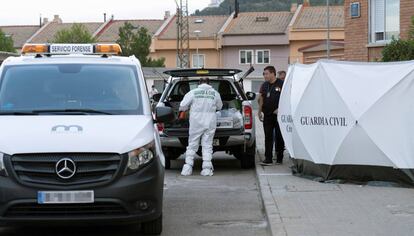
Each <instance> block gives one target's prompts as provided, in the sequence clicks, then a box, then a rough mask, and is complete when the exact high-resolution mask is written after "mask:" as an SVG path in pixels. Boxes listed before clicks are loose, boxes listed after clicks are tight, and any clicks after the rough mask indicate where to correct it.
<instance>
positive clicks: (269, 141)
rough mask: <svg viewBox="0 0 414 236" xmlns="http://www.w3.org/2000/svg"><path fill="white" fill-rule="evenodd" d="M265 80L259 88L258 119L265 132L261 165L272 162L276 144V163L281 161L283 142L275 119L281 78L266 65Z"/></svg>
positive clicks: (281, 83) (271, 67)
mask: <svg viewBox="0 0 414 236" xmlns="http://www.w3.org/2000/svg"><path fill="white" fill-rule="evenodd" d="M263 76H264V77H265V82H264V83H263V85H262V87H261V88H260V96H259V101H258V102H259V119H260V120H261V121H263V128H264V133H265V160H264V161H263V162H262V163H261V164H262V165H272V164H273V146H274V144H276V157H277V158H276V164H277V165H280V164H282V162H283V151H284V149H285V143H284V142H283V138H282V133H281V132H280V128H279V123H278V121H277V112H278V108H279V98H280V94H281V92H282V87H283V80H281V79H277V78H276V69H275V68H274V67H273V66H268V67H266V68H265V69H264V72H263Z"/></svg>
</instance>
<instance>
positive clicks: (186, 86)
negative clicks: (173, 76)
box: [169, 80, 237, 102]
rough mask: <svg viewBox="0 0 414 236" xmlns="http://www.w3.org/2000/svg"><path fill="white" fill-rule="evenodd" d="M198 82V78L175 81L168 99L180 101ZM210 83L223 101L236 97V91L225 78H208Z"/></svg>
mask: <svg viewBox="0 0 414 236" xmlns="http://www.w3.org/2000/svg"><path fill="white" fill-rule="evenodd" d="M198 84H199V82H198V80H190V81H180V82H177V83H176V84H175V86H174V87H173V89H172V91H171V93H170V96H169V100H170V101H175V102H178V101H182V100H183V98H184V96H185V95H186V94H187V93H188V92H189V91H190V90H193V89H195V88H197V86H198ZM210 85H211V86H212V87H213V88H214V89H215V90H216V91H217V92H219V93H220V96H221V99H222V100H223V101H231V100H234V99H236V98H237V93H236V91H235V90H234V88H233V86H231V84H230V83H229V82H228V81H227V80H210Z"/></svg>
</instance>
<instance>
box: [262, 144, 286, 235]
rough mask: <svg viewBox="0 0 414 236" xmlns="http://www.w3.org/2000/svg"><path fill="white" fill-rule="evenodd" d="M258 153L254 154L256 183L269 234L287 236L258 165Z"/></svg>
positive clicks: (269, 189)
mask: <svg viewBox="0 0 414 236" xmlns="http://www.w3.org/2000/svg"><path fill="white" fill-rule="evenodd" d="M260 160H261V159H260V155H259V152H258V151H257V152H256V178H257V182H258V187H259V192H260V197H261V199H262V206H263V208H264V211H265V214H266V219H267V224H268V227H269V230H270V234H271V235H273V236H287V232H286V230H285V228H284V225H283V222H282V219H281V216H280V214H279V209H278V207H277V204H276V202H275V200H274V198H273V193H272V190H271V188H270V185H269V181H268V180H267V178H266V176H264V174H265V170H264V168H263V166H261V165H260V164H259V161H260Z"/></svg>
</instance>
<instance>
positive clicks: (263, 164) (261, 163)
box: [260, 161, 273, 166]
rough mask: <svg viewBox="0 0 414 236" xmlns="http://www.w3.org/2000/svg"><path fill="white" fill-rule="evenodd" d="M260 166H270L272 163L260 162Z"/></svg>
mask: <svg viewBox="0 0 414 236" xmlns="http://www.w3.org/2000/svg"><path fill="white" fill-rule="evenodd" d="M260 165H262V166H271V165H273V161H262V162H260Z"/></svg>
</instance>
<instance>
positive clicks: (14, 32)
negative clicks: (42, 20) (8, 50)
mask: <svg viewBox="0 0 414 236" xmlns="http://www.w3.org/2000/svg"><path fill="white" fill-rule="evenodd" d="M0 29H1V30H2V31H3V32H4V33H5V34H6V35H11V37H12V39H13V42H14V47H15V48H21V47H23V45H24V43H25V42H26V41H27V40H28V39H29V38H30V37H31V36H32V35H33V34H34V33H36V31H37V30H39V29H40V27H39V26H38V25H14V26H0Z"/></svg>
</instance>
